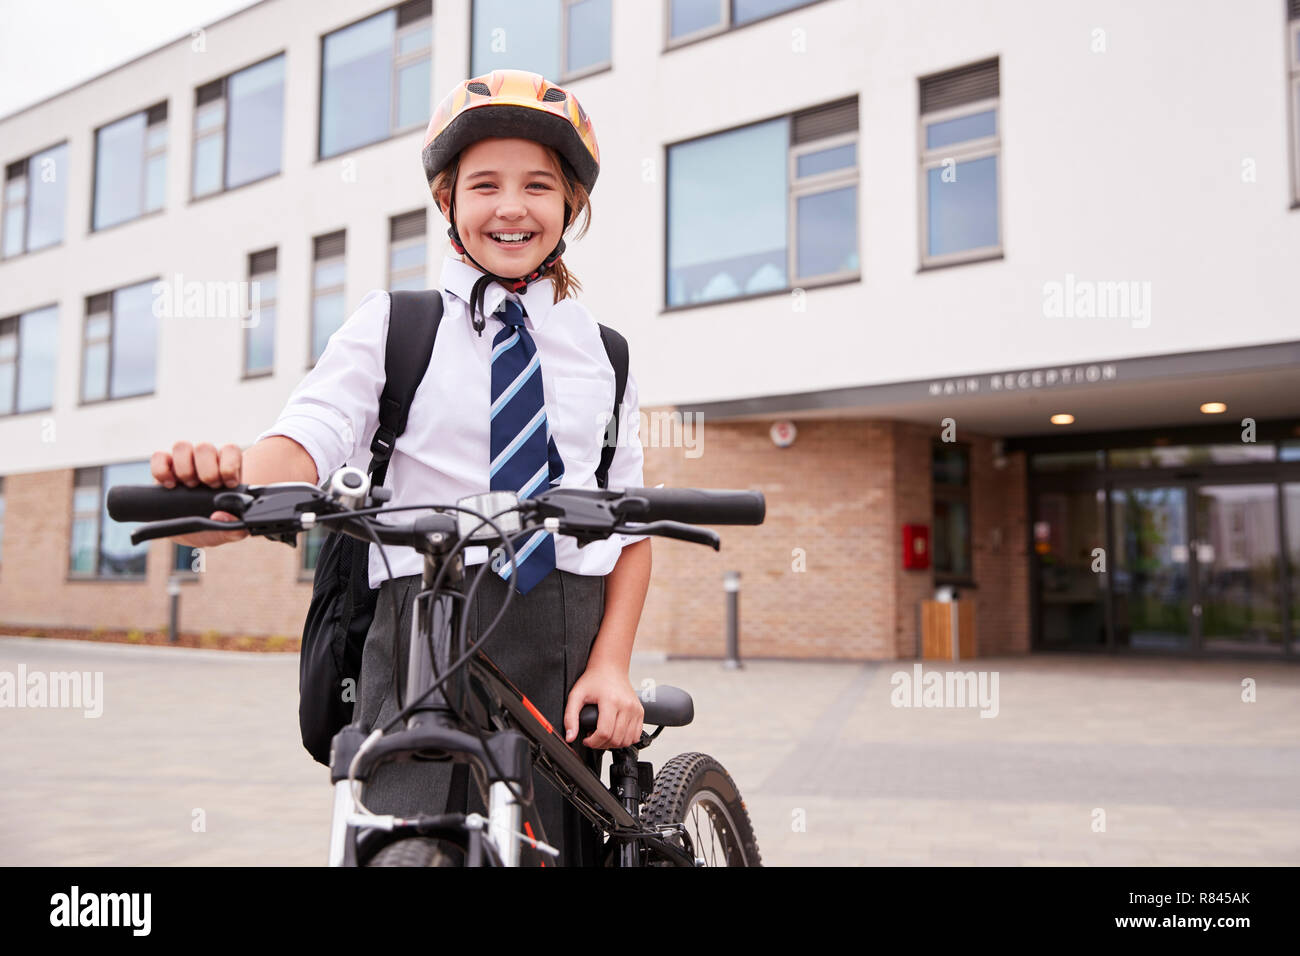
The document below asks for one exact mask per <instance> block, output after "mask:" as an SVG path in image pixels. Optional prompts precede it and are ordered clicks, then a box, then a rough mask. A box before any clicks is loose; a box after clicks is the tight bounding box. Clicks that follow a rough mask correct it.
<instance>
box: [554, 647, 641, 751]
mask: <svg viewBox="0 0 1300 956" xmlns="http://www.w3.org/2000/svg"><path fill="white" fill-rule="evenodd" d="M584 704H595V705H596V709H597V710H599V711H600V718H599V720H598V721H597V723H596V729H595V730H594V731H592V733H591V735H590V736H588V737H587V738H586V739H585V740H583V741H582V743H583V746H585V747H590V748H591V749H592V750H614V749H616V748H618V747H628V746H631V745H632V744H634V743H636V742H637V741H638V740H640V739H641V729H642V727H643V725H644V721H645V708H644V707H642V706H641V699H640V698H639V697H637V695H636V691H635V690H633V689H632V683H631V681H629V680H628V679H627V674H626V673H625V672H620V671H619V669H618V668H616V667H614V668H605V667H600V666H595V667H588V668H587V669H586V670H585V671H583V672H582V676H581V677H579V678H578V680H577V682H576V683H575V684H574V685H573V690H571V691H569V701H568V704H567V706H566V707H565V708H564V739H565V740H567V741H568V742H569V743H572V742H573V740H574V738H575V737H577V735H578V714H579V712H581V710H582V707H583V705H584Z"/></svg>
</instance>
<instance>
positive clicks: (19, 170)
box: [5, 159, 27, 181]
mask: <svg viewBox="0 0 1300 956" xmlns="http://www.w3.org/2000/svg"><path fill="white" fill-rule="evenodd" d="M25 175H27V160H25V159H20V160H17V161H16V162H12V163H10V164H9V165H8V166H6V167H5V180H6V181H8V180H10V179H18V178H19V177H21V176H25Z"/></svg>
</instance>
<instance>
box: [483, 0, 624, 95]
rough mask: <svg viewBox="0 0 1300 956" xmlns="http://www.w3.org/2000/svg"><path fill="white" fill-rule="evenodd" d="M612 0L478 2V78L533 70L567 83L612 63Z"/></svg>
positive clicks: (503, 0)
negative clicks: (506, 70) (610, 47)
mask: <svg viewBox="0 0 1300 956" xmlns="http://www.w3.org/2000/svg"><path fill="white" fill-rule="evenodd" d="M611 7H612V2H611V0H474V11H473V26H472V28H471V33H472V39H471V60H472V64H473V66H472V68H471V69H470V74H471V75H472V76H482V75H483V74H484V73H488V72H490V71H492V70H502V69H513V70H529V71H531V72H533V73H540V74H541V75H542V76H544V77H546V78H547V79H550V80H557V81H559V82H567V81H568V80H572V79H575V78H577V77H579V76H585V75H587V74H588V73H595V72H597V71H599V70H604V69H607V68H608V67H609V65H610V52H609V45H610V23H611V16H612V11H611Z"/></svg>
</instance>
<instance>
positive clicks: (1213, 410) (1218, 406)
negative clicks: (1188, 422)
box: [1201, 402, 1228, 415]
mask: <svg viewBox="0 0 1300 956" xmlns="http://www.w3.org/2000/svg"><path fill="white" fill-rule="evenodd" d="M1227 410H1228V406H1227V405H1225V404H1223V402H1206V403H1205V404H1204V405H1202V406H1201V411H1203V412H1204V413H1205V414H1207V415H1218V414H1220V413H1221V412H1226V411H1227Z"/></svg>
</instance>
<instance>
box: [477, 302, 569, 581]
mask: <svg viewBox="0 0 1300 956" xmlns="http://www.w3.org/2000/svg"><path fill="white" fill-rule="evenodd" d="M494 317H495V318H499V319H501V321H502V322H503V323H505V327H504V328H502V329H501V331H500V332H498V333H497V336H496V338H495V339H493V340H492V425H491V452H490V454H491V459H492V461H491V465H490V468H489V471H488V479H489V488H490V489H491V490H492V491H513V492H515V493H516V494H518V495H519V497H520V498H521V499H523V498H531V497H532V496H533V495H536V494H538V493H539V492H542V491H545V490H546V489H547V488H550V487H553V486H555V485H557V484H558V483H559V481H560V478H561V477H563V475H564V462H563V461H562V460H561V458H560V452H559V450H558V449H557V448H556V447H555V439H554V438H552V437H551V429H550V426H549V425H548V424H547V421H546V399H545V395H544V393H543V391H542V367H541V364H540V360H539V357H538V355H537V346H536V345H535V344H534V343H533V337H532V336H531V335H529V334H528V329H527V328H525V327H524V311H523V308H522V307H521V306H520V305H519V303H517V302H514V301H513V300H510V299H507V300H506V301H505V311H504V313H503V312H501V311H498V312H496V313H495V314H494ZM514 545H515V562H516V569H517V573H516V577H515V580H514V585H515V590H517V591H518V592H519V593H520V594H527V593H528V592H529V591H530V590H532V588H533V585H535V584H537V582H538V581H540V580H541V579H542V578H544V577H546V575H548V574H549V573H550V572H551V570H552V569H554V567H555V539H554V537H553V536H552V535H551V533H550V532H549V531H542V530H540V529H539V530H537V531H535V532H534V533H533V534H532V535H531V536H530V537H528V538H526V539H517V540H516V541H515V542H514ZM503 563H504V562H503V559H502V558H500V557H499V558H497V559H496V560H495V561H494V562H493V565H492V569H493V570H494V571H496V573H497V574H499V575H500V576H501V577H502V578H503V579H505V580H507V581H508V580H510V575H511V568H510V566H509V565H504V566H503Z"/></svg>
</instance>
